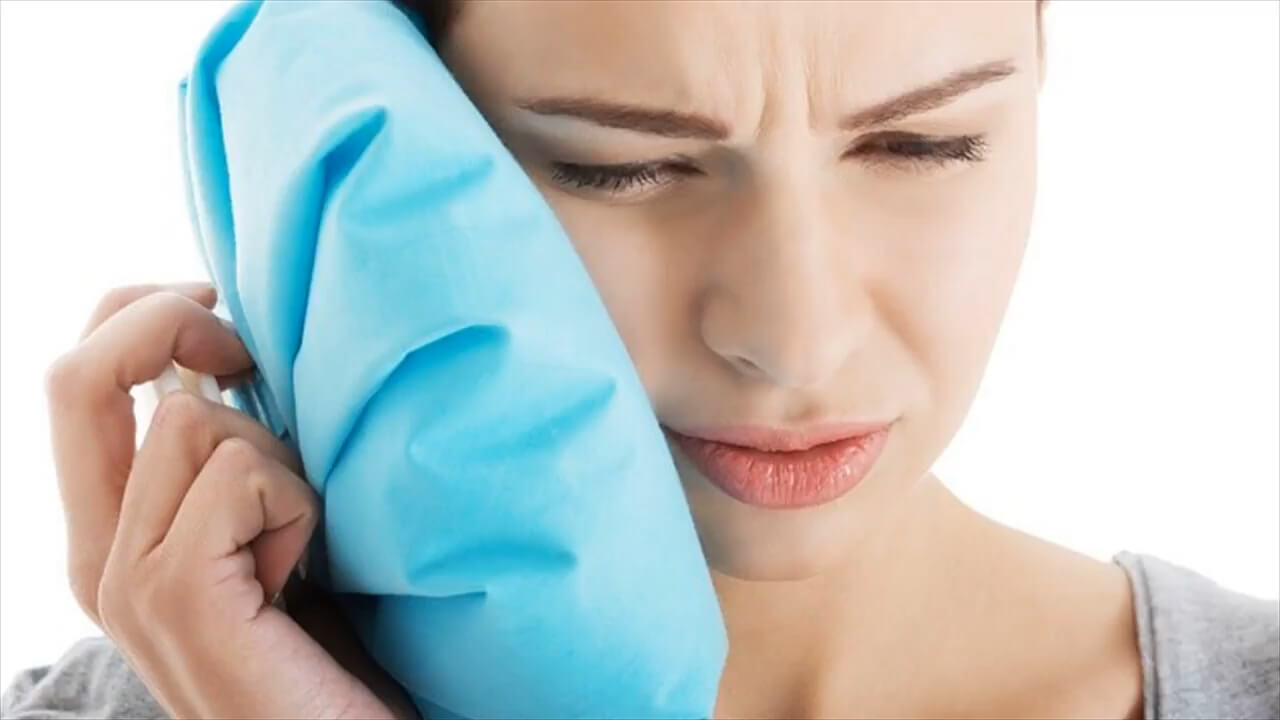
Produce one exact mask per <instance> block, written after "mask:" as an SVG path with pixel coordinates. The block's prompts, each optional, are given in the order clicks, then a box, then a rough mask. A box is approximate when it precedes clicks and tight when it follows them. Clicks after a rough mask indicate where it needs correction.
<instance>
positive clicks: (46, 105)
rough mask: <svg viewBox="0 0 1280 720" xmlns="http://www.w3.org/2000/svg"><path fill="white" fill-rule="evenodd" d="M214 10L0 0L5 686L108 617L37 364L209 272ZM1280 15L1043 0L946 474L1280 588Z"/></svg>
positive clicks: (1031, 518)
mask: <svg viewBox="0 0 1280 720" xmlns="http://www.w3.org/2000/svg"><path fill="white" fill-rule="evenodd" d="M227 7H228V4H227V3H225V2H216V3H208V4H205V3H199V2H181V3H178V2H174V3H161V2H138V3H128V4H119V3H110V2H89V3H72V2H47V3H42V2H33V3H23V2H9V1H6V2H0V88H2V92H3V95H2V96H0V157H2V158H3V160H2V161H0V327H2V328H3V336H2V337H3V341H2V342H0V387H2V391H0V392H2V401H0V568H2V571H0V638H2V640H0V682H2V683H4V684H5V685H7V684H8V682H9V679H10V678H11V676H12V675H13V673H15V672H17V671H18V670H19V669H21V668H23V667H26V666H31V665H35V664H42V663H48V662H51V661H53V660H55V659H56V658H57V657H58V656H59V655H60V654H61V653H62V652H63V651H64V650H65V649H66V648H67V646H69V645H70V644H71V643H72V642H74V641H75V640H76V639H77V638H79V637H81V636H83V635H86V634H90V633H94V632H95V628H94V627H93V626H92V625H91V624H90V623H89V622H88V621H87V620H86V619H85V618H84V617H83V616H82V615H81V613H80V611H79V609H78V608H77V607H76V605H75V602H74V600H73V599H72V597H71V594H70V591H69V590H68V589H67V587H66V583H65V579H64V565H63V562H64V554H65V541H64V538H63V518H62V513H61V509H60V506H59V503H58V496H57V486H56V482H55V478H54V474H53V469H52V461H51V459H50V454H49V443H48V438H47V417H46V411H45V407H44V398H43V394H42V375H43V372H44V368H45V367H46V366H47V365H48V363H49V362H50V361H51V360H52V359H53V358H54V357H55V356H56V355H57V354H58V353H60V352H61V351H62V350H64V349H65V348H67V347H68V346H69V344H70V343H71V342H72V341H73V340H74V339H75V337H76V335H77V333H78V332H79V329H80V327H81V324H82V323H83V321H84V320H85V318H86V316H87V314H88V312H89V310H90V309H91V308H92V306H93V304H94V302H95V301H96V299H97V297H98V296H99V294H100V293H102V292H103V291H104V290H105V289H107V288H108V287H111V286H114V285H120V284H126V283H134V282H145V281H156V280H169V279H198V278H201V277H203V269H202V267H201V265H200V264H199V261H198V259H197V257H196V255H195V252H194V245H193V241H192V240H191V235H190V230H189V225H188V221H187V217H186V208H185V205H184V200H183V197H182V185H181V176H180V171H179V159H178V149H177V142H176V137H177V134H176V122H175V119H176V110H177V104H176V102H177V101H176V86H177V82H178V80H179V78H180V76H181V75H182V74H184V72H185V70H186V67H187V64H188V63H189V61H190V60H191V58H192V57H193V53H194V51H195V49H196V46H197V44H198V43H199V41H200V39H201V38H202V36H203V33H204V32H205V30H206V29H207V28H208V27H209V26H210V25H211V23H212V22H213V21H214V20H215V18H217V17H218V16H220V15H221V14H222V12H223V11H224V10H225V9H226V8H227ZM1278 9H1280V4H1278V3H1275V2H1243V3H1232V2H1132V3H1121V2H1106V3H1102V2H1063V1H1061V0H1058V1H1056V2H1052V3H1051V4H1050V6H1049V8H1048V14H1047V16H1046V19H1047V22H1048V25H1047V30H1046V40H1047V49H1048V53H1049V70H1048V78H1047V85H1046V87H1045V89H1044V91H1043V120H1042V123H1043V124H1042V128H1043V129H1042V137H1043V139H1042V160H1041V163H1042V164H1041V180H1040V200H1039V205H1038V207H1037V214H1036V221H1035V227H1034V230H1033V233H1032V239H1031V246H1030V249H1029V251H1028V256H1027V260H1026V267H1025V270H1024V274H1023V276H1022V278H1021V279H1020V282H1019V286H1018V288H1017V290H1016V293H1015V297H1014V300H1013V305H1012V306H1011V308H1010V310H1009V315H1008V319H1007V322H1006V325H1005V329H1004V331H1003V333H1002V335H1001V338H1000V341H999V343H998V345H997V348H996V351H995V354H994V356H993V358H992V361H991V364H990V368H989V372H988V377H987V379H986V381H985V382H984V384H983V387H982V390H981V394H980V396H979V398H978V400H977V401H976V403H975V405H974V407H973V410H972V413H971V415H970V419H969V421H968V424H967V425H966V427H965V428H964V430H962V431H961V433H960V435H958V436H957V438H956V440H955V442H954V443H953V444H952V447H951V448H950V449H949V450H948V453H947V455H946V456H945V457H944V458H943V459H942V461H941V462H940V464H939V466H938V472H939V475H940V476H941V477H942V478H943V480H944V481H947V482H949V483H950V484H951V485H952V486H953V487H954V488H955V489H956V491H957V492H958V493H959V494H960V495H961V496H962V497H964V498H966V499H967V500H968V501H969V502H971V503H973V504H974V505H976V506H977V507H978V508H979V509H981V510H983V511H984V512H987V513H989V514H991V515H993V516H995V517H996V518H998V519H1000V520H1002V521H1004V522H1006V523H1008V524H1011V525H1014V526H1017V527H1020V528H1023V529H1026V530H1029V531H1031V532H1033V533H1036V534H1039V535H1042V536H1045V537H1048V538H1050V539H1052V540H1055V541H1058V542H1061V543H1063V544H1066V545H1068V546H1070V547H1073V548H1076V549H1079V550H1081V551H1083V552H1086V553H1088V554H1091V555H1093V556H1096V557H1099V558H1106V557H1109V556H1110V555H1111V554H1112V553H1114V552H1116V551H1118V550H1120V549H1130V550H1135V551H1139V552H1148V553H1154V554H1157V555H1160V556H1162V557H1164V558H1166V559H1169V560H1172V561H1174V562H1177V563H1180V564H1184V565H1186V566H1189V567H1191V568H1193V569H1195V570H1198V571H1200V572H1202V573H1204V574H1207V575H1209V576H1211V577H1213V578H1214V579H1216V580H1218V581H1219V582H1220V583H1222V584H1223V585H1226V586H1228V587H1231V588H1234V589H1238V590H1242V591H1245V592H1249V593H1252V594H1255V595H1262V596H1266V597H1273V598H1274V597H1276V596H1277V595H1278V594H1280V589H1278V587H1277V585H1278V582H1280V580H1278V578H1277V574H1278V568H1280V558H1278V552H1277V546H1278V544H1280V543H1278V540H1280V538H1278V530H1277V528H1278V527H1280V519H1278V517H1277V513H1278V510H1277V508H1278V507H1280V497H1278V495H1280V492H1278V488H1280V457H1278V455H1277V452H1278V451H1277V444H1278V442H1280V441H1278V439H1277V438H1280V410H1278V404H1280V382H1278V374H1280V297H1278V288H1280V277H1278V275H1280V226H1278V212H1277V198H1278V197H1280V179H1278V177H1277V176H1278V173H1280V148H1278V147H1277V134H1278V130H1277V128H1280V99H1278V95H1277V88H1280V77H1278V74H1280V73H1278V68H1280V56H1278V50H1277V48H1278V47H1280V38H1278V37H1277V34H1278V30H1277V27H1278V26H1280V12H1278Z"/></svg>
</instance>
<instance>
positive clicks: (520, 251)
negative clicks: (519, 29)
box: [182, 1, 726, 718]
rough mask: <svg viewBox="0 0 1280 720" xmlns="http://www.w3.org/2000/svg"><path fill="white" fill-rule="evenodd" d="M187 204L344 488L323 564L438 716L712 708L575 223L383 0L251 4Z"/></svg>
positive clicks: (305, 432) (242, 9)
mask: <svg viewBox="0 0 1280 720" xmlns="http://www.w3.org/2000/svg"><path fill="white" fill-rule="evenodd" d="M182 108H183V111H182V127H183V149H184V161H185V167H186V177H187V182H188V190H189V200H190V209H191V213H192V217H193V219H194V224H195V227H196V231H197V234H198V240H199V243H200V247H201V250H202V252H203V254H204V257H205V260H206V263H207V265H208V268H209V272H210V274H211V275H212V277H213V280H214V282H215V283H216V285H217V286H218V288H219V290H220V291H221V294H222V298H223V300H224V302H225V303H226V307H227V309H228V311H229V313H230V316H231V318H232V320H233V322H234V323H235V326H236V328H237V330H238V331H239V333H240V334H241V336H242V337H243V338H244V340H245V343H246V345H247V346H248V347H249V350H250V352H251V353H252V355H253V357H254V359H255V360H256V362H257V364H258V368H259V371H260V373H261V387H262V388H264V389H265V394H266V396H267V398H266V399H267V400H268V401H269V404H270V405H271V407H272V408H273V415H275V417H274V418H264V419H269V420H271V421H272V422H273V423H274V424H279V425H282V426H283V427H281V428H279V429H281V430H282V431H286V432H287V435H288V437H289V438H290V439H291V441H292V442H295V443H296V445H297V447H298V449H299V451H300V452H301V455H302V457H303V461H304V464H305V466H306V470H307V475H308V480H309V482H311V483H312V485H313V486H314V487H315V488H316V490H317V491H318V492H319V493H320V494H321V496H322V498H323V505H324V522H323V525H322V528H321V530H320V531H318V533H317V540H316V548H317V549H316V552H315V553H314V554H313V556H312V558H311V560H312V567H311V569H310V572H311V573H313V574H314V575H315V576H316V577H318V578H319V579H320V581H321V582H323V583H324V584H326V585H327V586H328V587H330V588H331V589H332V590H333V591H334V592H337V593H341V594H342V595H341V596H340V598H341V600H342V601H343V603H344V606H345V607H346V608H347V610H348V612H349V613H350V614H351V616H352V620H353V622H354V624H355V626H356V629H357V631H358V632H359V633H360V635H361V637H362V638H363V639H364V641H365V643H366V645H367V646H368V647H369V649H370V650H371V652H372V654H373V655H374V657H375V658H376V659H377V660H378V661H379V663H380V664H381V665H383V666H384V667H386V668H387V669H388V670H389V671H390V672H391V673H392V674H393V675H394V676H395V677H396V678H397V679H398V680H399V681H400V682H401V683H402V684H403V685H405V686H406V688H407V689H408V690H409V691H410V692H411V694H412V695H413V696H414V699H415V701H416V702H417V703H418V706H419V708H420V709H421V710H422V711H423V712H424V713H425V714H427V715H429V716H431V717H448V716H455V715H456V716H462V717H470V718H479V717H627V718H656V717H702V718H706V717H709V716H710V715H711V711H712V709H713V707H714V703H715V697H716V691H717V687H718V684H719V677H720V672H721V669H722V666H723V662H724V657H725V652H726V641H725V634H724V627H723V624H722V620H721V617H720V613H719V607H718V605H717V602H716V599H715V595H714V592H713V589H712V587H711V583H710V577H709V574H708V571H707V567H706V564H705V561H704V559H703V557H702V554H701V551H700V548H699V545H698V541H697V537H696V534H695V532H694V528H693V523H692V519H691V516H690V513H689V509H688V506H687V504H686V502H685V499H684V496H683V493H682V491H681V488H680V485H679V482H678V480H677V478H676V475H675V470H674V467H673V465H672V462H671V458H670V455H669V454H668V451H667V448H666V445H665V443H664V441H663V438H662V435H661V431H660V429H659V427H658V425H657V422H656V420H655V418H654V416H653V413H652V409H651V408H650V406H649V404H648V401H647V398H646V396H645V394H644V390H643V388H642V386H641V385H640V382H639V380H638V378H637V375H636V372H635V369H634V368H633V366H632V364H631V362H630V359H629V358H628V356H627V354H626V351H625V349H624V347H623V344H622V342H621V340H620V339H619V337H618V336H617V332H616V330H615V329H614V327H613V325H612V324H611V322H610V320H609V317H608V315H607V313H606V311H605V308H604V306H603V303H602V302H601V300H600V298H599V296H598V294H597V293H596V291H595V288H594V287H593V286H592V284H591V281H590V279H589V277H588V275H587V273H586V271H585V269H584V267H583V265H582V263H581V260H580V259H579V258H578V256H577V255H576V253H575V252H574V250H573V247H572V245H571V244H570V242H569V241H568V239H567V237H566V236H565V234H564V231H563V230H562V228H561V227H560V225H559V223H558V222H557V220H556V218H555V216H554V215H553V214H552V212H551V210H550V208H549V207H548V206H547V205H546V204H545V202H544V200H543V199H542V197H541V196H540V195H539V194H538V192H537V190H536V189H535V188H534V186H533V185H532V183H531V182H530V180H529V178H528V177H526V176H525V175H524V173H523V172H522V171H521V169H520V168H519V166H518V165H517V164H516V162H515V160H514V159H513V158H512V157H511V156H510V155H509V154H508V152H507V150H506V149H505V148H504V146H503V145H502V143H501V142H500V141H499V140H498V138H497V137H496V136H495V135H494V133H493V132H492V130H491V129H490V127H489V126H488V124H487V123H486V122H485V120H484V119H483V117H482V116H481V115H480V114H479V112H478V111H477V110H476V109H475V107H474V106H473V105H472V103H471V102H470V101H469V100H468V98H467V97H466V96H465V95H464V94H463V92H462V90H461V89H460V88H459V87H458V86H457V84H456V83H455V81H454V79H453V78H452V76H451V75H450V73H449V72H448V71H447V69H446V68H445V67H444V66H443V65H442V64H441V62H440V60H439V59H438V57H437V56H436V54H435V53H434V51H433V50H432V49H431V47H430V46H429V45H428V44H427V43H426V42H425V40H424V39H423V38H422V36H421V34H420V33H419V32H418V31H417V28H415V26H414V24H413V23H412V22H411V21H410V20H409V18H407V17H406V16H405V15H404V14H402V13H401V12H400V11H399V10H398V9H397V8H396V7H394V6H393V5H391V4H389V3H385V2H324V1H320V2H281V3H266V4H258V3H247V4H243V5H239V6H237V7H235V8H234V9H233V10H232V11H231V13H230V14H229V15H228V16H227V17H226V18H224V19H223V20H222V21H221V23H220V24H219V25H218V26H217V27H216V28H215V29H214V30H213V31H212V33H211V34H210V36H209V37H208V39H207V40H206V41H205V44H204V45H203V46H202V48H201V50H200V52H199V55H198V58H197V60H196V63H195V66H194V68H193V69H192V71H191V73H190V75H189V76H188V78H187V80H186V81H184V83H183V85H182Z"/></svg>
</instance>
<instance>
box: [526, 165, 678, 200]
mask: <svg viewBox="0 0 1280 720" xmlns="http://www.w3.org/2000/svg"><path fill="white" fill-rule="evenodd" d="M701 174H702V172H701V171H699V170H698V169H697V168H695V167H693V165H691V164H687V163H682V162H676V161H661V160H660V161H655V162H643V163H620V164H616V165H578V164H576V163H566V162H557V163H552V166H551V179H552V180H553V181H555V182H557V183H560V184H561V185H566V186H569V187H573V188H577V189H579V190H583V189H590V190H600V191H604V192H608V193H625V192H628V191H632V190H635V189H637V188H647V187H651V186H655V185H661V184H664V183H666V182H669V181H670V180H673V179H676V178H677V177H682V176H690V175H701Z"/></svg>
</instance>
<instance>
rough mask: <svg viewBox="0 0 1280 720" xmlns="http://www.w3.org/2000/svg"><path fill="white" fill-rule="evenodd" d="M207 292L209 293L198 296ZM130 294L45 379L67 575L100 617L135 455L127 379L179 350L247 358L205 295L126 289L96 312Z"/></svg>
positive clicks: (207, 366) (200, 361)
mask: <svg viewBox="0 0 1280 720" xmlns="http://www.w3.org/2000/svg"><path fill="white" fill-rule="evenodd" d="M194 293H195V294H196V295H197V296H199V295H200V291H199V290H195V291H194ZM210 297H211V296H209V295H208V294H207V293H206V295H205V296H203V297H201V298H200V300H210ZM130 299H134V301H133V302H132V304H126V305H124V306H123V308H122V309H120V310H119V311H117V312H116V313H115V314H114V315H111V316H110V317H107V318H105V319H103V320H101V321H98V320H96V318H95V320H94V321H91V325H93V329H92V330H91V331H90V334H89V337H88V339H86V340H85V341H84V342H82V343H81V344H80V345H79V346H78V347H77V348H76V349H74V350H72V351H71V352H69V353H67V354H66V355H64V356H63V357H61V358H59V359H58V361H57V362H55V363H54V364H53V366H52V367H51V368H50V370H49V372H48V374H47V376H46V379H45V383H46V393H47V397H48V403H49V417H50V431H51V436H52V437H51V439H52V444H53V452H54V464H55V466H56V468H57V473H58V487H59V492H60V494H61V496H62V502H63V510H64V512H65V515H66V520H67V535H68V537H67V564H68V576H69V580H70V582H71V588H72V592H73V593H74V594H75V596H76V599H77V601H78V602H79V603H80V606H81V607H82V608H83V609H84V610H85V612H86V613H87V614H88V615H89V616H90V617H91V618H93V619H94V620H95V621H97V620H98V614H97V591H98V583H99V580H100V579H101V575H102V567H103V565H104V563H105V561H106V557H107V553H108V551H109V550H110V547H111V544H112V541H113V538H114V536H115V531H116V527H117V520H118V516H119V512H120V505H121V502H122V498H123V493H124V486H125V481H126V478H127V477H128V474H129V471H130V467H131V466H132V464H133V452H134V444H135V421H134V416H133V400H132V398H131V397H130V395H129V386H130V385H131V384H132V383H133V382H137V381H141V380H147V379H150V377H147V375H148V371H149V370H152V369H154V372H152V373H150V375H151V376H155V375H158V374H159V372H160V369H162V368H163V367H165V366H167V364H168V362H169V361H170V359H172V358H173V357H175V356H179V357H178V359H179V362H181V363H182V364H184V365H186V366H188V367H193V368H194V369H198V370H202V371H206V372H209V371H212V372H215V373H216V372H218V371H219V370H221V371H222V372H236V371H238V370H242V369H244V368H245V367H247V366H249V365H250V361H249V356H248V353H247V352H245V350H244V346H243V344H241V343H240V341H239V339H238V338H237V337H236V335H235V333H234V332H232V331H231V330H230V329H229V328H227V327H225V326H224V325H223V324H222V323H221V322H220V321H218V319H217V318H216V317H215V316H214V315H213V314H212V313H211V312H210V311H209V310H208V309H207V308H206V307H205V306H204V305H202V304H201V302H200V301H197V300H192V299H190V298H188V297H186V296H184V295H182V294H180V293H175V292H158V293H157V292H153V293H151V294H149V295H148V294H145V290H144V289H139V288H135V289H131V290H121V291H119V292H116V293H113V294H111V296H110V297H109V298H108V299H104V301H103V302H102V303H101V304H100V307H99V312H105V311H106V310H109V309H110V308H113V307H116V306H118V305H120V303H124V302H127V301H128V300H130ZM210 301H211V300H210ZM95 323H96V324H95Z"/></svg>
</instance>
